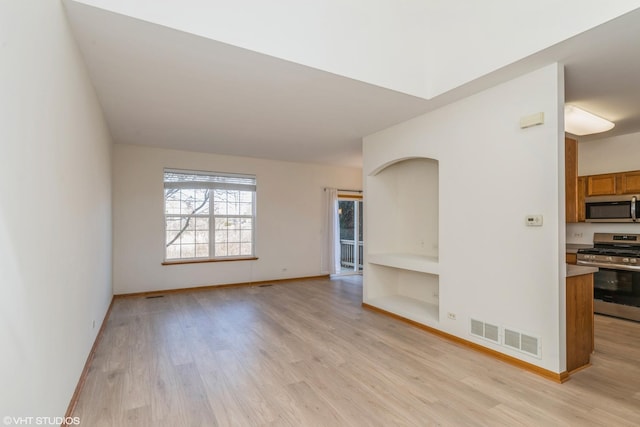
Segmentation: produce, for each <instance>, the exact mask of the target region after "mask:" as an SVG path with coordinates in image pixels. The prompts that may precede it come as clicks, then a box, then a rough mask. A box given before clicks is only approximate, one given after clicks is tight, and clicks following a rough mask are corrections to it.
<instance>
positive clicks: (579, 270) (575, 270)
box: [567, 264, 598, 277]
mask: <svg viewBox="0 0 640 427" xmlns="http://www.w3.org/2000/svg"><path fill="white" fill-rule="evenodd" d="M597 271H598V267H587V266H585V265H574V264H567V277H573V276H582V275H583V274H592V273H595V272H597Z"/></svg>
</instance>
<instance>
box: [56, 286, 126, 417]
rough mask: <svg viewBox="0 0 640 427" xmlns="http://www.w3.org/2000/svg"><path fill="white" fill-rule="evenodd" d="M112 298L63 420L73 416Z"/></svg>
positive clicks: (102, 331) (111, 304)
mask: <svg viewBox="0 0 640 427" xmlns="http://www.w3.org/2000/svg"><path fill="white" fill-rule="evenodd" d="M113 300H114V298H113V297H112V298H111V303H109V308H108V309H107V312H106V314H105V315H104V319H103V320H102V325H100V330H99V331H98V334H97V335H96V339H95V340H94V341H93V346H92V347H91V351H90V352H89V356H87V361H86V362H85V364H84V368H83V369H82V373H81V374H80V379H79V380H78V384H77V385H76V389H75V390H74V392H73V396H71V402H69V406H68V407H67V412H66V414H65V420H66V419H68V418H69V417H72V416H73V411H75V409H76V405H77V404H78V398H79V397H80V392H82V388H83V387H84V383H85V381H86V380H87V375H89V369H90V368H91V363H92V362H93V358H94V357H95V354H96V349H97V348H98V344H100V341H102V336H103V335H104V330H105V328H106V326H107V321H108V320H109V315H110V314H111V309H112V308H113ZM66 426H67V424H66V422H65V423H62V425H61V426H60V427H66Z"/></svg>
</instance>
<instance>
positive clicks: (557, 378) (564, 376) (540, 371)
mask: <svg viewBox="0 0 640 427" xmlns="http://www.w3.org/2000/svg"><path fill="white" fill-rule="evenodd" d="M362 307H363V308H366V309H367V310H371V311H375V312H377V313H380V314H384V315H386V316H389V317H393V318H394V319H397V320H401V321H403V322H405V323H408V324H410V325H412V326H415V327H416V328H419V329H422V330H424V331H426V332H429V333H431V334H434V335H438V336H440V337H442V338H445V339H447V340H449V341H453V342H456V343H458V344H461V345H464V346H465V347H469V348H471V349H473V350H476V351H478V352H480V353H484V354H486V355H488V356H491V357H493V358H495V359H499V360H501V361H503V362H506V363H508V364H510V365H513V366H517V367H518V368H521V369H524V370H526V371H529V372H532V373H534V374H536V375H540V376H541V377H544V378H546V379H548V380H551V381H553V382H556V383H560V384H561V383H563V382H565V381H567V380H568V379H569V374H568V373H567V372H566V371H565V372H561V373H556V372H553V371H549V370H547V369H544V368H541V367H539V366H536V365H533V364H531V363H528V362H525V361H522V360H520V359H516V358H515V357H512V356H509V355H507V354H504V353H500V352H499V351H495V350H492V349H490V348H487V347H483V346H481V345H480V344H476V343H474V342H472V341H467V340H465V339H463V338H460V337H457V336H455V335H451V334H449V333H446V332H443V331H441V330H439V329H435V328H431V327H429V326H426V325H423V324H422V323H419V322H416V321H414V320H411V319H407V318H406V317H402V316H399V315H397V314H395V313H391V312H390V311H386V310H383V309H381V308H378V307H375V306H372V305H369V304H367V303H364V302H363V303H362Z"/></svg>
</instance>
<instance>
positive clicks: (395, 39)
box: [68, 0, 640, 98]
mask: <svg viewBox="0 0 640 427" xmlns="http://www.w3.org/2000/svg"><path fill="white" fill-rule="evenodd" d="M68 1H71V0H68ZM76 1H78V2H80V3H85V4H89V5H94V6H97V7H100V8H104V9H107V10H111V11H114V12H117V13H122V14H125V15H129V16H132V17H135V18H138V19H142V20H145V21H149V22H153V23H156V24H160V25H165V26H168V27H171V28H176V29H179V30H182V31H186V32H189V33H193V34H197V35H200V36H203V37H208V38H212V39H214V40H218V41H222V42H224V43H229V44H232V45H235V46H240V47H244V48H247V49H250V50H255V51H257V52H261V53H266V54H268V55H273V56H276V57H278V58H282V59H286V60H290V61H293V62H297V63H300V64H303V65H307V66H311V67H315V68H319V69H321V70H325V71H329V72H332V73H336V74H339V75H343V76H346V77H350V78H354V79H357V80H361V81H365V82H367V83H372V84H375V85H378V86H382V87H386V88H390V89H394V90H397V91H401V92H405V93H409V94H412V95H416V96H420V97H423V98H432V97H434V96H436V95H439V94H441V93H444V92H447V91H449V90H451V89H453V88H456V87H458V86H460V85H462V84H464V83H467V82H469V81H472V80H474V79H476V78H478V77H481V76H483V75H485V74H487V73H490V72H492V71H495V70H497V69H499V68H501V67H503V66H506V65H508V64H510V63H512V62H515V61H517V60H519V59H522V58H525V57H527V56H529V55H531V54H533V53H535V52H538V51H540V50H542V49H544V48H547V47H549V46H551V45H553V44H556V43H559V42H561V41H563V40H566V39H568V38H569V37H572V36H575V35H577V34H579V33H581V32H583V31H586V30H588V29H590V28H593V27H595V26H597V25H600V24H602V23H604V22H606V21H608V20H610V19H613V18H615V17H617V16H620V15H622V14H624V13H626V12H629V11H631V10H633V9H635V8H638V7H640V0H617V1H615V2H607V3H606V4H603V2H596V1H589V2H585V1H582V0H564V1H557V0H538V1H535V2H515V1H513V0H484V1H481V2H480V1H478V2H470V1H469V0H429V1H427V0H403V1H401V2H398V1H395V0H349V1H346V2H345V1H341V0H322V1H319V0H317V1H297V0H278V1H269V2H265V1H261V0H241V1H234V2H229V1H222V0H218V1H211V0H208V1H205V0H183V1H181V2H172V1H153V2H152V1H143V0H138V1H135V0H134V1H132V0H76Z"/></svg>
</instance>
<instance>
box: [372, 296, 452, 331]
mask: <svg viewBox="0 0 640 427" xmlns="http://www.w3.org/2000/svg"><path fill="white" fill-rule="evenodd" d="M367 304H369V305H372V306H374V307H377V308H380V309H382V310H385V311H388V312H391V313H394V314H397V315H398V316H401V317H404V318H406V319H409V320H413V321H415V322H418V323H422V324H427V325H429V324H433V323H434V322H438V321H439V319H440V311H439V307H438V305H437V304H431V303H428V302H424V301H420V300H418V299H415V298H411V297H407V296H404V295H388V296H384V297H378V298H372V299H370V300H369V301H367Z"/></svg>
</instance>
